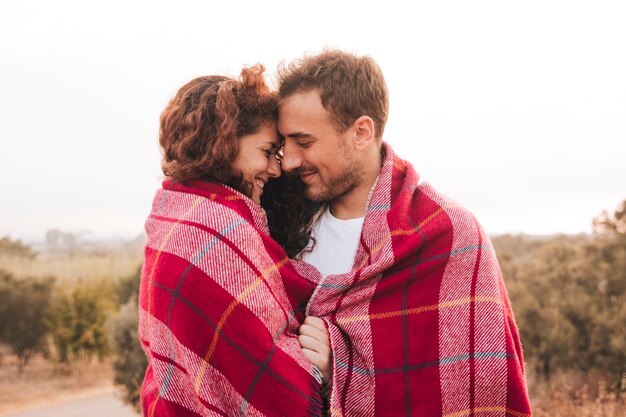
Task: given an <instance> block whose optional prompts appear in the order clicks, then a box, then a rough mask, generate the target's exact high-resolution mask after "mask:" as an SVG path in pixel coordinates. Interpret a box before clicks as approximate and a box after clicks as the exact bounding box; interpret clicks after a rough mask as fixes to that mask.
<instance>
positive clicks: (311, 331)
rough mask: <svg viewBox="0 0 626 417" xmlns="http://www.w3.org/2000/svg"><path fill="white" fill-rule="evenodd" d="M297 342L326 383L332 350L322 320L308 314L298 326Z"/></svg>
mask: <svg viewBox="0 0 626 417" xmlns="http://www.w3.org/2000/svg"><path fill="white" fill-rule="evenodd" d="M298 342H299V343H300V347H301V348H302V353H304V356H306V358H307V359H308V360H310V361H311V363H312V364H313V365H315V366H316V367H317V369H319V370H320V372H322V381H323V383H327V382H328V380H329V379H330V375H331V373H332V352H331V350H330V342H329V339H328V331H327V330H326V326H325V325H324V321H323V320H322V319H320V318H319V317H313V316H308V317H307V318H306V319H305V320H304V323H303V324H302V326H300V336H298Z"/></svg>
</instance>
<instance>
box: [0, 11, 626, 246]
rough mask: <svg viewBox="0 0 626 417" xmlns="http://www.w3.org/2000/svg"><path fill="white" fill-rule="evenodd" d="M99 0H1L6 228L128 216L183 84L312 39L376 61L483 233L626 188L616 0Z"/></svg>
mask: <svg viewBox="0 0 626 417" xmlns="http://www.w3.org/2000/svg"><path fill="white" fill-rule="evenodd" d="M94 3H95V2H86V1H71V2H70V1H61V0H55V1H28V0H24V1H19V2H17V1H14V2H2V3H1V4H0V140H1V148H0V196H1V197H0V198H1V203H0V236H3V235H9V236H11V237H12V238H21V239H27V240H31V241H32V240H35V239H42V238H43V236H44V233H45V231H46V230H48V229H50V228H59V229H61V230H64V231H72V232H79V231H81V230H90V231H91V232H93V234H94V235H95V236H102V237H110V236H123V237H133V236H136V235H138V234H139V233H141V231H142V230H143V223H144V220H145V217H146V216H147V214H148V212H149V208H150V205H151V202H152V197H153V195H154V192H155V190H156V189H157V188H158V187H159V185H160V181H161V179H162V174H161V171H160V165H159V162H160V152H159V148H158V144H157V134H158V117H159V114H160V112H161V110H162V109H163V108H164V106H165V105H166V104H167V102H168V100H169V99H170V98H171V97H172V95H173V94H174V93H175V92H176V90H177V89H178V88H179V87H180V86H182V85H183V84H184V83H185V82H187V81H188V80H190V79H191V78H193V77H196V76H199V75H206V74H226V75H231V76H237V75H238V73H239V70H240V68H241V66H242V65H251V64H254V63H256V62H261V63H263V64H265V66H266V67H267V68H268V72H269V73H270V74H273V73H274V72H275V68H276V66H277V65H278V64H279V63H280V62H281V61H285V62H289V61H291V60H292V59H294V58H297V57H299V56H301V55H303V54H305V53H315V52H318V51H320V50H321V49H322V48H324V47H338V48H341V49H344V50H347V51H351V52H356V53H358V54H364V55H370V56H372V57H373V58H374V59H375V60H376V61H377V62H378V63H379V64H380V66H381V68H382V70H383V72H384V74H385V77H386V79H387V83H388V86H389V91H390V100H391V108H390V117H389V122H388V125H387V128H386V131H385V140H386V141H387V142H389V143H390V144H391V145H392V146H393V147H394V148H395V150H396V151H397V153H399V154H400V155H401V156H402V157H404V158H405V159H408V160H409V161H411V162H412V163H413V165H414V166H415V167H416V169H417V171H418V172H419V173H420V174H421V176H422V178H423V179H425V180H426V181H428V182H430V183H431V184H433V185H434V186H435V187H436V188H438V189H439V190H440V191H442V192H444V193H446V194H448V195H449V196H451V197H452V198H454V199H456V200H457V201H459V202H461V203H462V204H464V205H465V206H466V207H468V208H469V209H470V210H471V211H472V212H473V213H474V214H475V215H476V216H477V217H478V219H479V221H480V222H481V223H482V224H483V226H484V228H485V229H486V230H487V232H488V233H490V234H499V233H506V232H511V233H519V232H524V233H530V234H552V233H558V232H563V233H579V232H589V231H591V220H592V218H593V217H594V216H595V215H597V214H598V213H599V212H600V211H601V210H602V209H609V210H614V209H615V208H616V207H617V205H618V204H619V203H620V202H621V201H622V200H623V199H626V174H625V169H624V161H625V159H626V158H625V157H626V75H625V74H626V24H625V23H624V22H626V2H623V1H601V0H599V1H572V0H569V1H551V0H542V1H524V2H511V1H502V0H498V1H480V0H475V1H429V2H388V1H387V2H381V1H377V2H368V1H337V0H334V1H311V2H294V1H290V2H288V1H284V2H283V1H266V2H262V1H255V2H236V1H222V2H219V3H218V2H215V1H197V2H189V1H188V2H186V1H177V2H159V1H150V2H147V1H146V2H131V1H107V2H98V3H97V4H94ZM396 3H402V6H400V5H395V4H396ZM409 4H411V8H410V9H408V8H407V7H408V5H409Z"/></svg>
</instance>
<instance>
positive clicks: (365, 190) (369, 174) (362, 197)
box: [329, 152, 382, 220]
mask: <svg viewBox="0 0 626 417" xmlns="http://www.w3.org/2000/svg"><path fill="white" fill-rule="evenodd" d="M381 165H382V156H381V154H380V152H379V153H377V154H376V155H374V156H373V157H372V159H371V161H370V162H368V163H367V164H366V165H365V166H366V169H364V172H363V174H364V175H363V180H362V181H361V183H360V184H359V185H358V186H357V187H356V188H355V189H354V190H352V191H350V192H349V193H348V194H346V195H344V196H341V197H338V198H336V199H334V200H332V201H331V202H330V203H329V208H330V212H331V214H332V215H333V216H334V217H336V218H337V219H341V220H348V219H356V218H358V217H363V216H365V210H366V209H367V207H366V205H367V200H368V198H369V194H370V191H371V190H372V186H373V185H374V183H375V182H376V179H377V178H378V175H379V174H380V169H381ZM367 168H369V169H367Z"/></svg>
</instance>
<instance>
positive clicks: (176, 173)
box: [159, 64, 278, 194]
mask: <svg viewBox="0 0 626 417" xmlns="http://www.w3.org/2000/svg"><path fill="white" fill-rule="evenodd" d="M264 71H265V68H264V67H263V65H261V64H256V65H254V66H252V67H250V68H244V69H243V70H242V71H241V76H240V79H239V80H236V79H232V78H228V77H224V76H219V75H210V76H205V77H198V78H195V79H193V80H191V81H189V82H188V83H187V84H185V85H184V86H183V87H181V88H180V90H178V92H177V93H176V95H175V96H174V98H172V100H171V101H170V102H169V104H168V105H167V107H166V108H165V110H163V113H162V114H161V124H160V131H159V143H160V144H161V147H162V149H163V160H162V162H161V168H162V169H163V173H164V174H165V175H166V176H168V177H170V178H172V179H173V180H174V181H177V182H184V181H188V180H209V181H215V182H219V183H222V184H226V185H229V186H231V187H233V188H235V189H238V190H240V191H241V192H243V193H244V194H248V190H246V188H247V187H246V186H245V184H244V182H243V180H242V177H241V173H239V172H236V171H235V170H234V169H233V168H232V165H233V163H234V161H235V160H236V158H237V155H238V154H239V140H238V139H239V138H241V137H242V136H245V135H249V134H253V133H255V132H257V131H258V130H259V128H260V127H261V125H262V124H264V123H273V122H275V121H276V119H277V117H278V99H277V96H276V93H274V92H270V90H269V88H268V87H267V85H266V83H265V78H264V76H263V72H264Z"/></svg>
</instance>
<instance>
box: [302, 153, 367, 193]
mask: <svg viewBox="0 0 626 417" xmlns="http://www.w3.org/2000/svg"><path fill="white" fill-rule="evenodd" d="M318 175H319V176H320V177H319V180H320V182H319V190H318V191H316V192H314V191H313V190H312V187H311V186H310V185H307V187H306V189H305V191H304V195H305V196H306V198H308V199H309V200H311V201H314V202H316V203H322V202H326V201H331V200H334V199H336V198H340V197H343V196H345V195H347V194H349V193H350V192H352V191H353V190H354V189H355V188H357V187H358V186H359V185H360V183H361V181H362V177H363V176H362V174H361V170H360V169H359V165H358V163H357V162H356V161H355V160H354V159H350V160H349V162H348V163H347V164H346V166H345V167H344V169H343V171H342V173H341V174H340V175H338V176H336V177H333V178H329V179H327V180H324V179H323V178H322V176H321V174H320V172H319V171H318Z"/></svg>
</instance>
